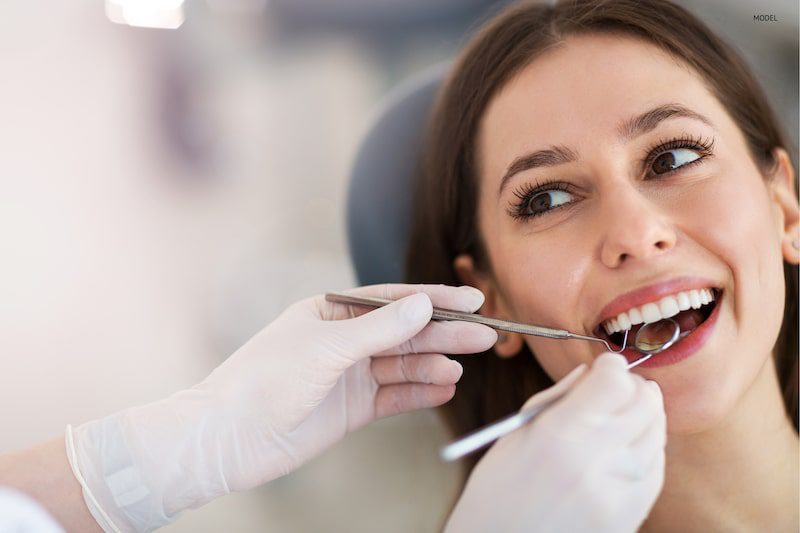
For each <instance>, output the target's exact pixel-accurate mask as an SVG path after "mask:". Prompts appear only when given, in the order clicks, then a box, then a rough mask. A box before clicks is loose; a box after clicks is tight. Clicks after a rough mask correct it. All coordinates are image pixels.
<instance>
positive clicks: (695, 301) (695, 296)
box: [689, 291, 703, 309]
mask: <svg viewBox="0 0 800 533" xmlns="http://www.w3.org/2000/svg"><path fill="white" fill-rule="evenodd" d="M689 302H691V304H692V309H700V306H701V305H703V302H701V301H700V293H699V292H698V291H689Z"/></svg>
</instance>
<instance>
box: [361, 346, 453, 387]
mask: <svg viewBox="0 0 800 533" xmlns="http://www.w3.org/2000/svg"><path fill="white" fill-rule="evenodd" d="M370 370H371V371H372V376H373V377H374V378H375V381H376V382H377V383H378V385H394V384H398V383H429V384H432V385H453V384H455V383H456V382H457V381H458V380H459V378H460V377H461V374H462V373H463V371H464V369H463V368H461V365H460V364H458V362H457V361H453V360H452V359H450V358H449V357H447V356H445V355H442V354H414V355H409V354H404V355H395V356H391V357H375V358H373V359H372V361H371V364H370Z"/></svg>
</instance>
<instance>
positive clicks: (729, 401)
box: [663, 383, 740, 435]
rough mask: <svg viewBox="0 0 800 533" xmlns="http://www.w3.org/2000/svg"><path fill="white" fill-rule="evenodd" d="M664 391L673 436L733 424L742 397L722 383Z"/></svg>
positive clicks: (670, 430) (670, 432)
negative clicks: (732, 418)
mask: <svg viewBox="0 0 800 533" xmlns="http://www.w3.org/2000/svg"><path fill="white" fill-rule="evenodd" d="M663 392H664V410H665V411H666V413H667V433H669V434H671V435H691V434H697V433H703V432H706V431H709V430H713V429H714V428H719V427H721V426H723V425H725V424H727V423H729V422H730V421H731V416H732V414H733V413H734V411H735V409H736V405H737V399H738V398H739V396H740V395H739V394H736V393H735V391H732V390H730V387H725V386H724V384H721V383H713V384H712V383H705V384H699V385H697V386H695V387H692V388H684V389H683V390H681V391H670V390H664V391H663Z"/></svg>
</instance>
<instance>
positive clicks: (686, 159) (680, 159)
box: [650, 148, 700, 174]
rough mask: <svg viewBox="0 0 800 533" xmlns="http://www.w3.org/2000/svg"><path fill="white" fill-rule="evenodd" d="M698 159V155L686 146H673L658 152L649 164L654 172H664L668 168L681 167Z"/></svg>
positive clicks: (667, 170) (668, 169)
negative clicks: (673, 147) (670, 148)
mask: <svg viewBox="0 0 800 533" xmlns="http://www.w3.org/2000/svg"><path fill="white" fill-rule="evenodd" d="M698 159H700V155H698V154H697V152H695V151H694V150H690V149H688V148H675V149H672V150H667V151H666V152H662V153H660V154H659V155H658V156H657V157H656V158H655V159H654V160H653V163H652V164H651V165H650V168H651V169H652V170H653V172H654V173H655V174H666V173H667V172H669V171H670V170H675V169H676V168H679V167H682V166H683V165H685V164H687V163H691V162H692V161H696V160H698Z"/></svg>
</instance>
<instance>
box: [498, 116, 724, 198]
mask: <svg viewBox="0 0 800 533" xmlns="http://www.w3.org/2000/svg"><path fill="white" fill-rule="evenodd" d="M679 117H685V118H691V119H694V120H699V121H700V122H703V123H705V124H707V125H709V126H711V127H712V128H713V127H714V124H713V123H712V122H711V121H710V120H709V119H708V118H706V117H705V116H703V115H701V114H700V113H697V112H695V111H692V110H691V109H689V108H688V107H685V106H682V105H680V104H664V105H660V106H658V107H654V108H653V109H650V110H649V111H645V112H644V113H642V114H640V115H637V116H635V117H633V118H630V119H627V120H624V121H622V122H621V123H620V125H619V126H618V127H617V135H618V136H619V138H620V139H622V140H623V141H625V142H628V141H630V140H632V139H633V138H635V137H638V136H640V135H644V134H645V133H648V132H650V131H653V130H654V129H655V128H656V127H657V126H658V125H659V124H660V123H661V122H663V121H665V120H667V119H670V118H679ZM577 160H578V155H577V154H576V153H575V152H573V151H572V150H570V149H569V148H567V147H566V146H563V145H559V146H550V147H549V148H547V149H546V150H537V151H535V152H531V153H528V154H525V155H522V156H520V157H517V158H516V159H514V161H512V162H511V164H510V165H509V166H508V170H506V173H505V174H504V175H503V177H502V179H501V180H500V191H499V194H502V193H503V189H504V188H505V186H506V184H507V183H508V181H509V180H510V179H511V177H512V176H513V175H514V174H517V173H519V172H523V171H525V170H531V169H534V168H539V167H552V166H556V165H563V164H564V163H571V162H573V161H577Z"/></svg>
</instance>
